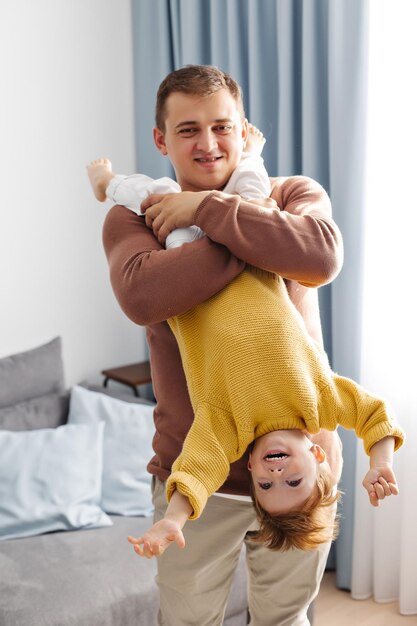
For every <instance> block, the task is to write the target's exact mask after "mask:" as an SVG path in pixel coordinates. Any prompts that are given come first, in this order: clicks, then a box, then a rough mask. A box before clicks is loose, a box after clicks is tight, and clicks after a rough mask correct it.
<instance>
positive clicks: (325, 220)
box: [195, 176, 343, 287]
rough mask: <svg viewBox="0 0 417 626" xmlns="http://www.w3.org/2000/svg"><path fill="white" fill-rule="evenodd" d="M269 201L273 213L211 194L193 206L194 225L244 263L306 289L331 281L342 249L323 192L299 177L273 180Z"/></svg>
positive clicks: (337, 270)
mask: <svg viewBox="0 0 417 626" xmlns="http://www.w3.org/2000/svg"><path fill="white" fill-rule="evenodd" d="M271 197H272V198H273V199H274V200H276V202H277V204H278V207H279V208H277V209H270V208H263V207H260V206H258V205H255V204H253V203H251V202H247V201H245V200H243V199H242V198H240V197H239V196H230V195H227V194H222V193H221V192H213V194H210V195H209V196H207V197H206V198H205V200H203V202H202V203H201V204H200V206H199V207H198V209H197V211H196V216H195V222H196V224H197V225H198V226H200V228H202V229H203V230H204V232H206V233H207V235H208V236H209V237H210V238H211V239H212V240H213V241H217V242H218V243H221V244H223V245H225V246H226V247H227V248H228V249H229V250H230V251H231V252H232V253H233V254H234V255H235V256H237V257H238V258H240V259H242V260H243V261H245V262H246V263H250V264H251V265H254V266H256V267H260V268H261V269H264V270H268V271H271V272H275V273H276V274H280V275H281V276H283V277H284V278H287V279H291V280H295V281H297V282H299V283H302V284H303V285H306V286H309V287H317V286H319V285H323V284H325V283H327V282H329V281H331V280H333V279H334V278H335V276H336V275H337V273H338V272H339V271H340V268H341V265H342V259H343V245H342V238H341V235H340V231H339V229H338V228H337V226H336V224H335V223H334V221H333V220H332V217H331V205H330V200H329V197H328V195H327V193H326V192H325V190H324V189H323V187H321V185H319V184H318V183H317V182H316V181H314V180H312V179H310V178H307V177H304V176H292V177H288V178H278V179H275V182H273V185H272V192H271Z"/></svg>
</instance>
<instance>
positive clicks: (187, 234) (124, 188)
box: [106, 174, 204, 249]
mask: <svg viewBox="0 0 417 626" xmlns="http://www.w3.org/2000/svg"><path fill="white" fill-rule="evenodd" d="M179 191H181V187H180V186H179V185H178V183H176V182H175V181H174V180H172V179H171V178H168V177H167V176H164V177H163V178H157V179H155V180H154V179H153V178H150V177H149V176H146V175H145V174H133V175H132V176H122V175H120V174H117V175H116V176H114V178H112V180H111V181H110V184H109V186H108V187H107V189H106V196H107V197H108V198H109V200H112V201H113V202H115V203H116V204H121V205H123V206H125V207H127V208H128V209H130V210H131V211H134V212H135V213H136V214H137V215H142V214H141V212H140V205H141V204H142V202H143V201H144V200H145V199H146V198H147V197H148V196H150V195H151V194H154V193H159V194H166V193H178V192H179ZM203 235H204V233H203V231H202V230H201V228H198V226H190V227H189V228H177V229H175V230H173V231H172V232H171V233H170V234H169V235H168V237H167V239H166V242H165V247H166V248H167V249H168V248H176V247H178V246H181V245H182V244H183V243H187V242H189V241H194V240H195V239H200V237H203Z"/></svg>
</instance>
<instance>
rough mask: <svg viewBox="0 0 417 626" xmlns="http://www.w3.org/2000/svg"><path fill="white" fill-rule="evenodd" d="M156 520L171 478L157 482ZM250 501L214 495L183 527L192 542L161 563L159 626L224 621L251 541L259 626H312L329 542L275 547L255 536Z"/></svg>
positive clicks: (213, 625) (252, 601) (208, 625)
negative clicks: (317, 545)
mask: <svg viewBox="0 0 417 626" xmlns="http://www.w3.org/2000/svg"><path fill="white" fill-rule="evenodd" d="M153 497H154V505H155V521H157V520H159V519H161V517H163V515H164V512H165V509H166V498H165V483H162V482H161V481H159V480H154V493H153ZM254 528H256V518H255V514H254V510H253V507H252V504H251V503H250V502H240V501H238V500H232V499H227V498H221V497H218V496H212V497H211V498H209V500H208V503H207V506H206V508H205V509H204V511H203V514H202V516H201V517H200V518H199V519H197V520H194V521H189V522H187V524H186V525H185V527H184V536H185V541H186V546H185V548H184V549H183V550H181V549H179V548H177V546H175V545H173V546H171V547H170V548H169V549H168V550H167V551H166V552H165V553H164V554H163V555H162V556H161V557H159V558H158V559H157V561H158V576H157V582H158V586H159V591H160V611H159V616H158V624H159V625H160V626H221V624H222V623H223V615H224V611H225V606H226V602H227V598H228V595H229V591H230V587H231V583H232V577H233V572H234V570H235V567H236V565H237V561H238V558H239V554H240V551H241V547H242V544H243V543H244V544H245V546H246V562H247V568H248V579H249V589H248V605H249V611H250V615H251V622H250V623H251V625H252V626H308V624H309V621H308V618H307V609H308V606H309V605H310V603H311V602H312V601H313V599H314V598H315V596H316V595H317V593H318V591H319V586H320V581H321V578H322V576H323V573H324V568H325V565H326V560H327V555H328V553H329V550H330V544H326V545H324V546H322V547H321V548H320V549H319V550H314V551H302V550H290V551H288V552H273V551H272V550H268V549H267V548H264V547H263V546H262V545H259V544H256V543H254V542H253V541H251V540H250V532H249V534H248V531H250V529H252V530H253V529H254Z"/></svg>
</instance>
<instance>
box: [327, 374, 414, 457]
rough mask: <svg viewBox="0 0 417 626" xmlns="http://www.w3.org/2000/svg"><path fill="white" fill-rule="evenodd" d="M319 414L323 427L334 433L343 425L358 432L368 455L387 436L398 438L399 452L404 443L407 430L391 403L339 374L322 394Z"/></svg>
mask: <svg viewBox="0 0 417 626" xmlns="http://www.w3.org/2000/svg"><path fill="white" fill-rule="evenodd" d="M319 415H320V426H321V427H322V428H327V429H328V430H334V428H335V427H336V425H337V424H340V425H341V426H343V427H344V428H347V429H349V430H351V429H354V430H355V432H356V434H357V436H358V437H360V438H361V439H363V445H364V448H365V452H366V454H369V451H370V449H371V448H372V446H373V445H374V444H375V443H377V441H380V440H381V439H383V438H384V437H389V436H391V437H395V450H398V448H400V446H402V444H403V443H404V439H405V434H404V431H403V430H402V428H401V427H400V426H399V425H398V423H397V422H396V420H395V418H394V416H393V413H392V411H391V409H390V408H389V406H388V405H387V403H386V402H385V401H384V400H383V399H381V398H378V397H376V396H374V395H373V394H371V393H369V391H366V390H365V389H364V388H363V387H361V386H360V385H358V383H356V382H354V381H353V380H351V379H350V378H345V377H344V376H339V375H338V374H332V377H331V382H330V384H329V385H328V386H326V387H325V388H324V390H323V391H322V393H321V399H320V406H319Z"/></svg>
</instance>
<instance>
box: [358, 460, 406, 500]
mask: <svg viewBox="0 0 417 626" xmlns="http://www.w3.org/2000/svg"><path fill="white" fill-rule="evenodd" d="M362 485H363V486H364V487H365V489H366V491H367V492H368V495H369V502H370V503H371V504H372V506H379V501H380V500H383V499H384V498H385V497H388V496H396V495H398V492H399V489H398V485H397V479H396V478H395V474H394V472H393V469H392V467H391V466H390V465H387V466H383V467H372V468H371V469H370V470H369V471H368V472H367V474H366V476H365V478H364V479H363V481H362Z"/></svg>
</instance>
